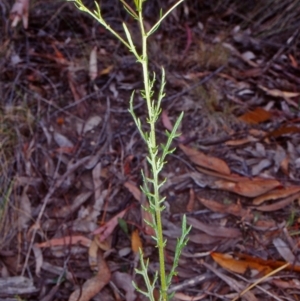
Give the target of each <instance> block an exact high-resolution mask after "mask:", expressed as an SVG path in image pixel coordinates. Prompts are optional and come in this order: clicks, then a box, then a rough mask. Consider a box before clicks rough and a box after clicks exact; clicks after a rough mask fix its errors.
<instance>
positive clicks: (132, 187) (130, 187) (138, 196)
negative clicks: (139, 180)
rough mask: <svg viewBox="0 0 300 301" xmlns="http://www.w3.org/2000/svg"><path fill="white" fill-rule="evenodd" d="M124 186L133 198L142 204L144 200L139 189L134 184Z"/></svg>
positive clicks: (128, 183) (126, 183)
mask: <svg viewBox="0 0 300 301" xmlns="http://www.w3.org/2000/svg"><path fill="white" fill-rule="evenodd" d="M124 186H125V187H126V188H127V189H128V190H129V191H130V192H131V194H132V195H133V197H134V198H135V199H136V200H137V201H138V202H139V203H140V202H141V200H142V193H141V191H140V189H139V188H138V187H136V185H135V184H134V183H132V182H125V183H124Z"/></svg>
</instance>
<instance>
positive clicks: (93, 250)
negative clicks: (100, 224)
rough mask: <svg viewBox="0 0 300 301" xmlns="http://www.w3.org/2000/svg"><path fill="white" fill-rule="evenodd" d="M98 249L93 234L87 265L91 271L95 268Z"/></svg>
mask: <svg viewBox="0 0 300 301" xmlns="http://www.w3.org/2000/svg"><path fill="white" fill-rule="evenodd" d="M98 249H99V246H98V242H97V237H96V236H95V237H94V239H93V241H92V242H91V245H90V247H89V265H90V268H91V270H92V271H96V270H97V266H98Z"/></svg>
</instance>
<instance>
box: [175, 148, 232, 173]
mask: <svg viewBox="0 0 300 301" xmlns="http://www.w3.org/2000/svg"><path fill="white" fill-rule="evenodd" d="M179 147H180V149H181V150H182V151H183V152H184V153H185V154H186V155H187V156H188V157H189V159H190V160H191V161H192V162H193V163H195V164H196V165H199V166H201V167H204V168H208V169H211V170H214V171H217V172H219V173H221V174H225V175H229V174H230V169H229V167H228V165H227V164H226V162H225V161H223V160H221V159H219V158H215V157H210V156H207V155H205V154H204V153H202V152H200V151H198V150H196V149H193V148H189V147H187V146H185V145H183V144H179Z"/></svg>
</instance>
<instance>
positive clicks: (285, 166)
mask: <svg viewBox="0 0 300 301" xmlns="http://www.w3.org/2000/svg"><path fill="white" fill-rule="evenodd" d="M289 164H290V158H289V157H288V156H286V157H285V158H284V159H283V160H282V162H281V164H280V169H281V170H282V171H283V173H284V174H285V175H288V174H289Z"/></svg>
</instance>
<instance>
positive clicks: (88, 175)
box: [0, 0, 300, 301]
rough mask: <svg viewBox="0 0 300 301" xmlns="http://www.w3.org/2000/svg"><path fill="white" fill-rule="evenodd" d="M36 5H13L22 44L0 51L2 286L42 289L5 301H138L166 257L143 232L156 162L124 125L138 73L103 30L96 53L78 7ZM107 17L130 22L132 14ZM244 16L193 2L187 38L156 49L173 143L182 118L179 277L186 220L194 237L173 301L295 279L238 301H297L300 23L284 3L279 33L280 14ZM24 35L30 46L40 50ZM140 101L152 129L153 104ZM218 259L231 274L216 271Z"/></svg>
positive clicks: (177, 173) (176, 198) (177, 188)
mask: <svg viewBox="0 0 300 301" xmlns="http://www.w3.org/2000/svg"><path fill="white" fill-rule="evenodd" d="M28 4H29V1H16V3H15V4H14V5H13V3H12V4H11V7H10V9H11V11H10V12H11V13H10V16H8V14H6V15H5V16H4V18H5V19H6V20H7V24H9V26H10V29H11V30H12V31H13V36H14V39H12V36H10V35H8V33H7V32H6V31H3V30H2V31H1V33H2V35H0V36H1V38H0V40H1V47H0V53H2V54H5V55H4V57H5V59H2V56H1V58H0V64H1V77H0V78H1V79H0V85H1V89H2V90H3V95H4V96H5V97H3V99H4V100H3V107H1V110H0V119H1V120H0V121H1V124H2V126H1V127H0V139H1V143H2V145H4V146H5V147H4V148H3V150H1V153H0V158H1V171H2V174H3V175H4V176H5V177H3V180H2V179H1V184H2V185H3V189H2V194H1V196H0V204H1V208H0V210H1V214H0V216H1V223H0V226H1V229H0V230H1V233H3V238H1V240H0V247H1V248H0V249H1V251H0V257H1V258H0V259H1V263H2V266H1V276H2V278H0V280H2V279H4V280H7V281H13V280H14V281H15V280H16V278H15V277H21V276H19V275H23V276H22V277H23V278H22V279H21V281H23V282H26V281H28V279H27V278H26V277H27V276H29V277H31V278H32V279H30V281H31V282H30V285H28V290H21V289H20V290H16V289H15V287H14V285H13V284H9V286H10V289H11V290H10V289H6V290H5V289H4V290H2V289H1V293H0V294H1V297H4V298H10V297H11V298H13V295H16V294H18V295H20V296H22V297H24V298H28V299H37V298H41V300H55V299H59V300H91V299H92V298H94V299H95V300H100V299H101V298H102V300H117V299H118V298H119V299H124V300H129V301H131V300H135V299H137V298H140V299H141V298H142V296H139V294H138V293H137V292H135V291H134V290H133V287H132V286H131V281H132V280H133V281H137V282H139V279H138V278H137V277H136V275H135V273H134V269H133V266H135V265H136V258H135V257H136V256H135V253H136V252H137V249H138V248H139V247H143V250H144V252H145V254H146V256H147V257H149V258H150V262H151V263H152V265H151V266H150V270H151V271H155V269H156V268H157V267H156V263H157V254H156V249H155V246H154V242H153V241H152V240H151V238H150V236H151V235H153V232H151V228H149V227H148V226H147V224H146V223H145V222H144V221H143V220H144V219H146V220H147V221H151V216H150V215H149V212H147V211H144V210H142V209H141V205H142V206H144V207H146V208H147V203H146V202H145V200H144V198H143V195H142V194H141V190H140V186H141V185H142V179H141V175H140V169H141V167H143V168H145V166H146V165H145V163H144V162H145V156H146V150H145V148H144V146H143V144H142V141H141V139H139V136H138V133H137V132H136V129H135V126H134V123H133V121H132V119H131V117H130V116H129V114H128V112H127V107H128V99H129V97H130V90H132V89H140V88H141V87H142V83H141V79H140V73H139V72H140V70H139V69H138V68H137V67H136V66H135V65H134V61H133V60H132V57H130V56H128V55H125V54H124V49H122V47H120V45H118V44H117V42H116V41H114V39H113V38H112V37H111V36H110V35H109V34H107V33H105V32H104V31H103V30H102V29H100V27H99V28H95V30H94V31H93V34H94V35H95V39H94V40H93V41H92V40H89V39H87V38H86V37H87V36H89V34H87V28H89V19H88V18H87V17H86V16H83V15H81V14H80V13H79V12H77V11H76V10H75V9H74V8H73V7H72V6H69V4H61V3H47V4H46V3H44V2H43V1H37V2H36V3H35V5H34V6H29V5H28ZM103 5H104V6H105V11H106V13H107V14H108V15H111V16H119V17H120V18H121V14H120V12H121V9H122V7H121V5H120V4H116V5H115V6H114V8H113V9H112V6H110V4H103ZM147 5H149V11H153V12H154V11H155V9H154V8H153V9H152V7H151V5H153V4H152V3H149V4H147ZM243 5H244V4H243V3H240V2H239V3H237V4H236V6H234V7H233V8H231V10H228V7H225V4H224V3H221V2H220V3H219V5H216V6H211V5H210V4H208V5H207V6H203V7H201V8H200V7H198V4H197V3H196V2H192V1H188V0H187V3H184V5H183V7H182V8H178V9H179V11H178V13H182V14H184V15H185V16H187V17H188V18H189V22H188V23H186V24H182V29H179V27H180V24H181V21H179V19H178V15H177V13H176V14H174V15H172V16H171V17H170V21H168V20H166V22H165V23H164V24H163V25H162V27H161V29H160V30H159V31H157V35H156V36H155V37H154V39H153V43H152V42H151V45H149V46H150V48H149V49H150V56H151V59H153V62H154V64H153V68H154V69H155V68H156V67H155V66H159V65H164V66H165V68H166V73H167V78H168V79H169V83H168V88H167V97H166V99H164V100H163V112H162V116H161V117H162V118H161V124H160V129H159V131H158V137H159V139H161V141H163V138H164V134H163V132H164V129H167V130H168V131H170V130H171V129H172V127H173V125H172V124H173V123H174V122H173V120H175V119H176V116H178V114H179V112H180V111H182V110H184V111H185V119H184V121H183V123H182V125H181V128H180V133H181V135H180V136H179V137H178V138H177V140H176V141H175V142H174V146H176V147H177V150H176V152H175V153H174V154H173V155H172V156H171V157H169V158H168V161H169V164H168V166H167V167H166V170H165V171H164V172H163V174H162V176H163V177H166V178H167V183H166V185H165V187H163V189H162V194H163V196H165V197H166V206H167V210H166V213H165V215H164V217H163V220H164V233H165V235H166V236H167V238H168V243H167V249H166V262H167V266H168V265H169V263H170V262H172V259H173V256H174V246H175V242H176V237H177V235H178V233H179V231H180V219H181V217H182V213H186V214H187V215H188V221H189V223H190V224H191V225H193V230H192V232H191V234H190V241H189V243H188V245H187V247H186V248H185V250H184V252H183V256H182V258H181V261H180V263H179V268H178V275H177V277H176V279H175V282H176V283H173V287H174V290H173V292H175V296H174V298H175V299H176V300H205V298H208V296H209V297H210V298H213V299H214V300H222V299H223V298H225V297H226V298H227V299H230V300H233V299H234V298H237V297H238V296H239V294H240V293H241V292H242V291H243V290H244V289H245V288H246V287H247V286H248V285H249V281H250V282H254V281H255V280H257V279H258V278H260V277H262V276H263V275H264V274H266V273H267V272H270V271H274V270H275V269H277V268H279V267H281V266H283V265H284V264H285V263H288V264H289V266H287V268H286V269H285V270H284V271H280V272H279V274H278V277H280V278H278V277H277V276H276V275H275V276H273V277H272V278H268V279H267V280H266V281H265V282H262V283H260V284H259V285H258V286H257V287H254V288H252V290H251V291H248V292H247V293H245V294H243V296H242V297H241V298H242V299H244V300H268V298H273V296H275V295H276V296H277V297H276V298H279V299H281V300H282V299H285V298H288V297H289V294H290V292H291V290H294V291H296V292H297V293H299V286H298V285H297V283H296V280H297V278H298V275H297V273H298V271H299V267H298V263H297V262H298V256H297V254H298V238H299V231H298V227H299V220H298V213H299V190H300V188H299V187H300V182H299V178H300V172H299V170H300V169H299V160H300V159H299V158H300V148H299V142H300V141H299V140H300V138H299V131H300V130H299V129H300V127H299V117H300V116H299V112H298V110H297V108H298V97H299V93H300V92H299V89H298V87H299V82H300V81H299V79H298V74H297V72H298V71H297V70H298V65H299V64H298V59H297V56H296V55H295V53H294V50H293V49H294V48H293V47H295V49H296V48H297V39H295V38H296V35H295V32H292V31H291V30H290V29H288V28H289V27H287V30H283V27H282V24H291V23H290V22H295V24H296V23H297V22H298V23H299V18H298V15H300V14H299V13H298V14H293V11H295V12H297V11H298V12H299V9H298V8H297V6H295V5H296V3H295V1H290V2H289V10H288V12H289V13H285V14H282V12H283V11H284V10H283V9H282V7H280V3H278V4H274V3H273V6H272V7H273V11H272V14H271V15H269V18H268V19H264V16H265V14H264V13H263V12H264V11H267V7H270V4H269V1H266V3H261V5H260V6H257V7H253V8H251V9H247V10H245V9H244V7H243ZM45 6H47V9H45ZM245 11H247V14H245ZM7 12H8V10H7ZM212 12H213V13H212ZM198 15H199V18H198V17H197V20H196V22H194V23H193V21H192V20H193V18H195V16H198ZM233 15H234V16H235V17H234V18H231V16H233ZM238 16H246V17H245V18H242V19H240V17H238ZM9 17H10V20H8V18H9ZM153 17H154V16H152V15H151V14H150V15H149V16H147V18H149V22H151V20H152V18H153ZM47 19H48V20H51V22H50V21H48V22H45V20H47ZM117 19H118V17H117ZM117 19H116V20H117ZM20 20H22V22H23V24H19V25H18V22H19V21H20ZM64 20H70V21H69V23H67V22H65V21H64ZM229 20H231V21H229ZM173 21H175V23H172V22H173ZM147 22H148V20H147ZM199 22H200V23H199ZM284 22H286V23H284ZM242 23H243V24H242ZM298 23H297V24H298ZM174 24H177V25H178V26H179V27H178V28H177V26H175V27H176V28H175V27H174ZM224 25H225V26H224ZM253 25H255V26H253ZM114 26H116V27H117V28H118V27H119V28H121V24H120V23H118V22H115V23H114ZM21 27H24V28H25V29H26V28H27V30H29V31H30V40H29V43H30V45H29V48H26V47H25V46H24V39H23V38H24V31H22V30H21ZM173 33H174V34H173ZM262 35H263V36H264V39H262V38H261V37H262ZM200 36H201V38H200ZM24 47H25V48H24ZM22 49H23V50H22ZM24 49H26V50H24ZM208 50H209V51H208ZM24 62H26V65H24ZM22 68H23V69H22ZM20 70H23V71H22V72H21V73H20ZM155 70H156V69H155ZM135 101H136V110H137V114H138V115H139V116H141V117H142V118H144V117H145V111H144V107H143V102H142V101H141V99H138V98H137V99H136V100H135ZM145 172H146V173H147V170H145ZM120 219H122V221H123V223H125V224H126V228H127V230H128V231H127V233H126V232H125V231H123V230H122V229H121V227H120V222H119V221H120ZM31 251H33V252H31ZM103 252H104V254H102V253H103ZM209 255H211V256H209ZM199 257H200V258H202V259H201V260H199ZM216 258H218V259H217V260H219V261H218V262H219V263H221V264H220V266H221V267H222V268H221V267H220V266H213V265H212V263H213V261H214V260H215V259H216ZM228 258H229V259H230V260H229V259H228ZM131 262H133V264H131ZM33 263H34V264H33ZM97 268H98V271H97ZM230 268H231V269H230ZM254 270H256V272H255V271H254ZM254 272H255V273H254ZM93 273H94V274H93ZM239 273H242V274H239ZM25 274H26V275H25ZM63 274H66V275H67V276H66V278H64V277H61V275H63ZM16 275H18V276H16ZM31 275H32V276H31ZM111 275H112V276H111ZM4 276H5V277H4ZM25 276H26V277H25ZM54 276H55V277H60V280H59V281H58V283H57V284H54V283H53V281H52V279H53V277H54ZM246 276H247V277H246ZM197 277H198V278H197ZM276 277H277V278H276ZM41 278H42V279H46V281H45V285H44V286H43V287H42V286H41V285H40V283H41V282H40V281H39V279H41ZM109 281H112V282H113V285H112V286H110V287H108V286H109V285H108V283H109ZM7 283H12V282H7ZM28 283H29V282H28ZM187 283H188V285H187ZM196 283H198V284H197V291H196V290H195V288H196ZM139 284H141V283H139ZM175 284H176V285H175ZM112 287H113V288H112ZM278 288H284V289H285V290H280V291H279V290H278ZM112 291H113V292H114V293H112ZM10 292H13V293H10ZM116 296H119V297H116ZM43 298H44V299H43ZM279 299H278V300H279Z"/></svg>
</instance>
